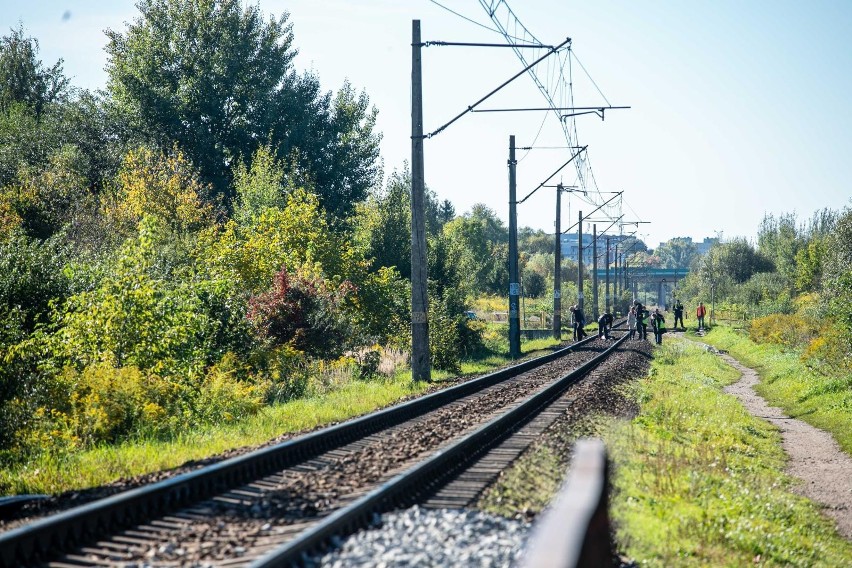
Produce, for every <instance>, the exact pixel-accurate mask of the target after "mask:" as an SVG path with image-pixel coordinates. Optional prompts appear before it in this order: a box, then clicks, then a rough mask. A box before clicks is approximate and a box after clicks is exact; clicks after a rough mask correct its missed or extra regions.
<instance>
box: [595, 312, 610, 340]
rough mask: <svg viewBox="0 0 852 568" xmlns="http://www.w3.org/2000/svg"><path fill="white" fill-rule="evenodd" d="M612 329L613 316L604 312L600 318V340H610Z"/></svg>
mask: <svg viewBox="0 0 852 568" xmlns="http://www.w3.org/2000/svg"><path fill="white" fill-rule="evenodd" d="M610 327H612V314H611V313H609V312H604V313H603V314H601V317H599V318H598V339H600V338H601V337H603V338H604V339H609V328H610Z"/></svg>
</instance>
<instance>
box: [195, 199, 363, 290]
mask: <svg viewBox="0 0 852 568" xmlns="http://www.w3.org/2000/svg"><path fill="white" fill-rule="evenodd" d="M203 240H206V241H208V244H207V245H206V246H201V247H200V249H201V250H203V251H204V254H209V255H210V256H211V257H212V259H211V264H212V265H213V267H214V270H215V271H216V272H220V273H222V274H234V273H235V276H237V277H238V278H239V279H240V280H241V281H242V282H244V283H245V284H246V287H247V288H248V289H249V290H251V291H254V292H257V291H262V290H266V289H267V288H269V286H270V283H271V282H272V277H273V276H274V275H275V273H277V272H278V271H279V270H281V267H282V266H284V267H286V268H287V270H290V271H295V270H296V269H299V268H302V269H309V270H310V271H311V272H315V273H321V274H326V275H329V274H331V275H340V274H341V270H342V269H343V266H342V265H343V264H344V263H345V260H346V258H345V257H346V255H347V250H344V249H348V248H349V247H346V246H343V245H342V244H341V243H339V242H338V239H336V238H335V236H334V235H333V234H332V232H331V230H330V228H329V226H328V223H327V222H326V220H325V217H324V215H323V213H322V210H321V209H320V205H319V200H318V199H317V196H316V195H314V194H312V193H310V192H308V191H305V190H303V189H297V190H294V191H293V192H292V193H291V194H290V195H288V196H287V200H286V204H285V206H284V209H279V208H277V207H269V208H266V209H265V210H264V211H263V212H261V213H260V214H259V215H258V216H257V217H256V218H255V219H254V220H253V222H251V223H250V224H249V225H247V226H240V225H238V224H237V223H236V222H234V221H229V222H228V223H227V224H226V225H225V227H224V229H223V230H221V231H215V230H210V231H208V233H207V234H206V235H205V237H204V239H203ZM205 249H208V250H205Z"/></svg>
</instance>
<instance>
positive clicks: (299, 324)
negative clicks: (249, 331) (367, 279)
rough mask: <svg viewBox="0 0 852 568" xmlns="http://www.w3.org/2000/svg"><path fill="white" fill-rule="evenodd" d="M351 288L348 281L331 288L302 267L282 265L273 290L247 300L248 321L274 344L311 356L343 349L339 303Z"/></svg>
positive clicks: (345, 334)
mask: <svg viewBox="0 0 852 568" xmlns="http://www.w3.org/2000/svg"><path fill="white" fill-rule="evenodd" d="M352 291H353V287H352V285H351V284H350V283H349V282H344V283H342V284H341V285H340V286H337V287H334V286H332V285H331V284H330V283H328V282H326V281H325V280H324V279H323V278H322V277H321V276H317V275H313V274H309V273H307V272H306V271H304V270H300V271H297V272H296V273H295V274H293V275H291V274H290V273H289V272H288V271H287V269H286V268H282V269H281V270H280V271H279V272H278V274H276V275H275V280H274V282H273V285H272V290H270V291H269V292H266V293H264V294H259V295H257V296H255V297H253V298H251V299H250V300H249V313H248V318H249V320H250V321H251V322H252V323H253V324H254V325H255V328H256V330H257V332H258V334H259V335H260V337H261V338H263V339H264V340H266V341H268V342H269V343H270V344H271V345H273V346H281V345H290V346H292V347H293V348H294V349H296V350H299V351H303V352H305V353H307V354H308V355H311V356H314V357H327V358H330V357H333V356H334V354H338V355H339V354H340V353H342V352H343V348H344V345H345V342H346V339H347V337H348V336H349V333H348V331H349V326H348V322H346V321H345V319H344V318H343V317H342V314H341V310H340V304H341V302H342V301H343V299H344V298H345V297H346V296H347V295H348V294H349V293H350V292H352Z"/></svg>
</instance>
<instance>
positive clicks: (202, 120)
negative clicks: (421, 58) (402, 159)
mask: <svg viewBox="0 0 852 568" xmlns="http://www.w3.org/2000/svg"><path fill="white" fill-rule="evenodd" d="M137 6H138V8H139V11H140V16H139V17H138V18H136V19H135V20H134V21H133V22H132V23H130V24H129V25H128V26H127V29H126V30H125V31H124V32H123V33H121V32H117V31H114V30H109V31H108V32H107V35H108V37H109V43H108V44H107V47H106V51H107V53H108V55H109V61H108V64H107V71H108V73H109V83H108V89H109V91H110V93H111V94H112V95H113V97H114V99H115V100H116V102H117V103H118V105H119V106H120V108H121V109H122V111H123V112H124V113H125V114H126V115H127V116H128V119H129V124H130V127H131V129H132V130H133V131H134V132H136V133H138V134H140V135H141V136H144V137H145V138H147V139H149V140H151V141H152V142H153V143H155V144H158V145H160V146H161V147H166V148H168V147H171V145H172V144H173V143H177V144H178V146H179V148H180V149H181V150H182V151H184V152H185V153H186V155H187V156H188V157H189V159H190V160H191V161H192V162H193V163H194V164H195V165H196V166H197V167H198V168H199V170H200V172H201V176H202V179H203V180H204V181H206V182H209V183H211V184H212V185H213V188H214V190H215V191H216V192H217V193H219V194H221V195H223V196H224V197H225V198H226V201H227V202H230V200H231V199H232V198H233V192H232V189H231V177H232V173H231V172H232V167H233V166H234V165H235V164H236V163H237V162H238V160H240V159H241V158H242V159H247V157H249V156H253V155H254V153H255V151H256V150H257V148H258V147H260V146H262V145H265V144H269V145H271V147H273V148H275V149H276V152H277V157H278V158H279V159H283V160H284V163H285V164H286V165H287V166H288V167H298V168H300V169H301V170H303V171H304V172H306V173H307V174H308V175H309V176H310V177H311V178H312V180H313V181H314V184H315V187H316V191H317V193H318V195H319V197H320V201H321V204H322V205H323V206H324V207H325V209H326V210H328V211H329V212H331V213H333V214H336V215H338V216H341V217H342V216H345V215H348V214H349V213H350V212H351V211H352V208H353V207H354V203H355V202H357V201H360V200H362V199H363V198H364V197H365V196H366V193H367V190H368V188H369V187H371V185H373V184H374V182H375V181H376V179H377V178H378V176H379V174H380V169H379V166H378V163H377V158H378V152H379V150H378V144H379V140H380V137H379V135H377V134H375V133H374V132H373V129H374V127H375V117H376V111H375V109H372V110H370V109H368V106H369V99H368V98H367V96H366V95H365V94H363V93H361V94H360V95H357V94H356V93H355V92H354V90H353V89H352V87H351V86H349V85H348V84H345V85H344V86H343V88H342V89H341V90H340V91H339V92H338V94H337V95H336V96H332V95H331V93H325V94H322V93H321V90H320V85H319V81H318V79H317V78H316V77H315V76H314V75H311V74H309V73H306V74H304V75H299V74H297V73H296V72H295V71H294V69H293V58H294V57H295V55H296V50H295V49H294V48H293V31H292V24H290V23H288V18H289V14H288V13H286V12H285V13H284V14H283V15H282V16H281V17H280V18H278V19H277V20H276V19H274V18H270V19H269V20H264V16H263V14H262V13H261V12H260V9H259V8H258V7H257V6H256V5H254V4H248V5H245V6H243V4H242V3H241V2H240V1H239V0H140V2H139V3H138V4H137Z"/></svg>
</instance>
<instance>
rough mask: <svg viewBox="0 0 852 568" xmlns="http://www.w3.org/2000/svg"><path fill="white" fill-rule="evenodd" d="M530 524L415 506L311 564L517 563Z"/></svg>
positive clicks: (478, 513)
mask: <svg viewBox="0 0 852 568" xmlns="http://www.w3.org/2000/svg"><path fill="white" fill-rule="evenodd" d="M529 529H530V524H529V523H528V522H525V521H520V520H512V519H506V518H504V517H500V516H497V515H491V514H489V513H483V512H482V511H475V510H466V509H423V508H420V507H416V506H415V507H412V508H410V509H406V510H404V511H395V512H392V513H386V514H384V515H382V516H381V524H380V525H378V526H375V527H373V528H371V529H369V530H366V531H361V532H359V533H357V534H355V535H353V536H351V537H350V538H347V539H346V540H344V541H343V542H342V545H341V546H340V548H338V549H336V550H334V551H331V552H329V553H327V554H325V555H324V556H321V557H314V558H313V559H311V560H310V561H309V562H308V566H315V567H316V566H323V567H331V568H344V567H348V566H375V567H384V568H390V567H393V566H482V567H490V566H494V567H496V566H511V565H513V564H515V563H516V562H517V560H518V558H519V556H520V554H521V551H522V549H523V546H524V543H525V542H526V538H527V535H528V533H529Z"/></svg>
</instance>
